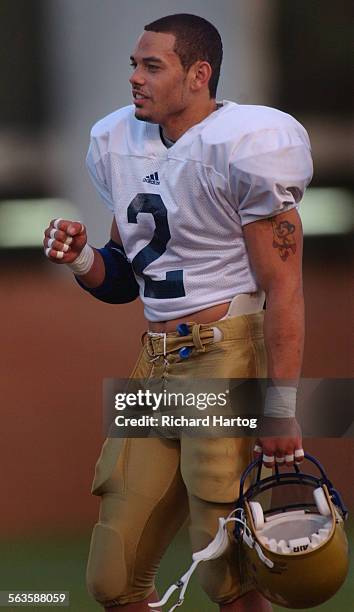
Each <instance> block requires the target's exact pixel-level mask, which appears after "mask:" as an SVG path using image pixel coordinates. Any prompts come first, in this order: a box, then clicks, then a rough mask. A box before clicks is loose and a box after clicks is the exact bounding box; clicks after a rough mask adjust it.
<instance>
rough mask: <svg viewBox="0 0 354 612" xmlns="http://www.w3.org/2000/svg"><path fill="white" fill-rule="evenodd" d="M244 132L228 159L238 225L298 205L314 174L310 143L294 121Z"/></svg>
mask: <svg viewBox="0 0 354 612" xmlns="http://www.w3.org/2000/svg"><path fill="white" fill-rule="evenodd" d="M293 124H294V125H291V124H290V125H289V126H287V127H284V126H282V128H281V129H279V128H272V129H263V130H257V131H255V132H252V133H251V134H249V135H247V136H246V137H245V138H244V139H243V140H242V141H241V142H240V143H239V144H238V146H237V147H236V148H235V150H234V151H233V153H232V156H231V159H230V188H231V192H232V194H233V197H234V204H235V208H236V210H237V212H238V214H239V217H240V220H241V225H242V226H243V225H246V224H247V223H252V222H253V221H257V220H258V219H263V218H267V217H272V216H274V215H277V214H279V213H281V212H285V211H287V210H290V209H291V208H294V207H298V205H299V203H300V201H301V199H302V196H303V194H304V191H305V189H306V187H307V185H308V184H309V183H310V181H311V178H312V173H313V166H312V159H311V149H310V143H309V139H308V136H307V132H306V131H305V129H304V128H303V127H302V126H300V124H298V123H297V122H296V121H295V120H293Z"/></svg>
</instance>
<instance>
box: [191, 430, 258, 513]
mask: <svg viewBox="0 0 354 612" xmlns="http://www.w3.org/2000/svg"><path fill="white" fill-rule="evenodd" d="M253 442H254V439H253V438H248V437H247V438H246V437H243V438H241V437H240V438H232V437H230V438H217V437H215V438H204V437H190V436H182V438H181V473H182V478H183V480H184V483H185V485H186V487H187V490H188V493H190V494H192V495H195V496H196V497H199V498H200V499H203V500H205V501H210V502H215V503H230V502H232V501H234V500H235V499H236V498H237V496H238V488H239V481H240V476H241V474H242V472H243V471H244V470H245V468H246V467H247V465H248V464H249V463H250V461H251V459H252V448H253Z"/></svg>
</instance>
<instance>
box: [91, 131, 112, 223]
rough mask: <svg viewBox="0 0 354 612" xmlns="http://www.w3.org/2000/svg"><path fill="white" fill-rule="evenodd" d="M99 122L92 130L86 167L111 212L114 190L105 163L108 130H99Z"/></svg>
mask: <svg viewBox="0 0 354 612" xmlns="http://www.w3.org/2000/svg"><path fill="white" fill-rule="evenodd" d="M100 123H101V122H98V123H97V124H96V125H94V126H93V128H92V130H91V138H90V146H89V150H88V153H87V157H86V167H87V169H88V172H89V175H90V177H91V180H92V183H93V185H94V187H95V189H96V191H97V193H98V194H99V195H100V197H101V198H102V200H103V202H104V203H105V204H106V206H107V207H108V208H109V210H110V211H111V212H114V204H113V200H112V192H111V188H110V186H109V183H110V181H109V177H108V176H107V174H108V171H107V170H108V168H109V167H108V166H107V165H105V157H106V155H107V146H108V137H109V134H108V132H107V133H106V134H105V132H104V131H103V133H102V130H98V126H99V125H100Z"/></svg>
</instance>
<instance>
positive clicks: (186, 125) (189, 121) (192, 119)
mask: <svg viewBox="0 0 354 612" xmlns="http://www.w3.org/2000/svg"><path fill="white" fill-rule="evenodd" d="M217 108H218V107H217V104H216V101H215V99H208V100H207V102H206V103H205V104H204V105H199V106H198V107H196V108H187V109H185V110H184V111H183V113H181V114H178V115H175V116H174V117H171V118H170V119H169V120H168V121H167V122H166V123H165V124H164V125H160V127H161V129H162V132H163V135H164V136H165V138H167V139H168V140H172V141H173V142H176V140H178V139H179V138H180V137H181V136H183V134H184V133H185V132H187V131H188V130H189V129H190V128H191V127H193V125H196V124H197V123H200V122H201V121H203V119H205V118H206V117H208V116H209V115H211V113H213V112H214V111H215V110H216V109H217Z"/></svg>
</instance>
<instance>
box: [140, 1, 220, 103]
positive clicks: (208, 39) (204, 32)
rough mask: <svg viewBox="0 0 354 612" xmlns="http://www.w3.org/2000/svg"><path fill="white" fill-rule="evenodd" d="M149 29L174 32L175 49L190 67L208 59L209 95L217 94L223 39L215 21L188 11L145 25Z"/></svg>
mask: <svg viewBox="0 0 354 612" xmlns="http://www.w3.org/2000/svg"><path fill="white" fill-rule="evenodd" d="M144 30H146V31H147V32H164V33H166V34H174V36H175V37H176V43H175V47H174V51H175V53H176V54H177V55H178V57H179V58H180V60H181V64H182V66H183V68H184V69H185V70H188V69H189V68H190V67H191V66H192V65H193V64H194V63H195V62H197V61H198V60H202V61H206V62H209V64H210V66H211V69H212V75H211V77H210V80H209V92H210V97H211V98H215V97H216V89H217V86H218V82H219V77H220V67H221V62H222V51H223V50H222V40H221V36H220V34H219V32H218V31H217V29H216V27H215V26H213V24H212V23H210V22H209V21H207V20H206V19H203V17H198V16H197V15H189V14H188V13H179V14H176V15H167V16H166V17H161V19H157V20H156V21H153V22H152V23H149V24H148V25H146V26H145V28H144Z"/></svg>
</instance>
